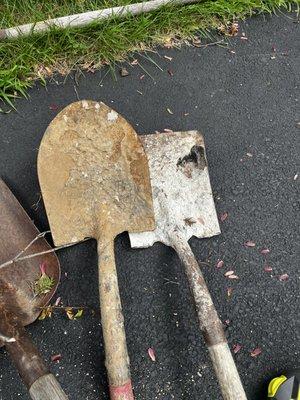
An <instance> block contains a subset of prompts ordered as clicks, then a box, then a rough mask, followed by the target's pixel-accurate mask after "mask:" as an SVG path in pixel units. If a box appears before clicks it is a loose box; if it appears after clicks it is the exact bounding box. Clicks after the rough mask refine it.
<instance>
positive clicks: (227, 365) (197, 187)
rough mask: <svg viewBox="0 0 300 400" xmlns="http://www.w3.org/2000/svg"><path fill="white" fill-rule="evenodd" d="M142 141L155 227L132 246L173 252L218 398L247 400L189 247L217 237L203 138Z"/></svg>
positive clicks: (134, 237) (188, 135) (193, 134)
mask: <svg viewBox="0 0 300 400" xmlns="http://www.w3.org/2000/svg"><path fill="white" fill-rule="evenodd" d="M142 141H143V144H144V147H145V150H146V153H147V156H148V159H149V166H150V175H151V184H152V192H153V200H154V210H155V218H156V224H157V227H156V229H155V231H153V232H144V233H135V234H130V241H131V245H132V246H133V247H149V246H151V245H152V244H153V243H154V242H157V241H160V242H162V243H165V244H166V245H168V246H171V247H173V248H174V249H175V250H176V252H177V253H178V255H179V257H180V259H181V261H182V263H183V265H184V267H185V272H186V275H187V278H188V282H189V286H190V289H191V293H192V295H193V299H194V304H195V308H196V311H197V315H198V321H199V327H200V330H201V331H202V333H203V336H204V339H205V342H206V344H207V346H208V348H209V352H210V355H211V359H212V362H213V365H214V368H215V372H216V375H217V377H218V380H219V384H220V388H221V391H222V394H223V398H224V399H225V400H237V399H239V400H246V394H245V392H244V389H243V386H242V383H241V381H240V378H239V374H238V371H237V369H236V366H235V363H234V360H233V357H232V355H231V352H230V350H229V347H228V344H227V340H226V338H225V335H224V332H223V327H222V323H221V321H220V319H219V317H218V314H217V311H216V309H215V307H214V304H213V301H212V298H211V296H210V294H209V291H208V288H207V286H206V283H205V280H204V277H203V275H202V273H201V270H200V268H199V265H198V263H197V260H196V258H195V256H194V254H193V252H192V250H191V248H190V246H189V244H188V240H189V239H190V238H191V237H192V236H196V237H198V238H202V237H210V236H214V235H217V234H219V233H220V228H219V223H218V219H217V215H216V210H215V205H214V200H213V196H212V191H211V186H210V180H209V174H208V168H207V159H206V154H205V146H204V140H203V137H202V135H201V134H200V133H199V132H197V131H189V132H174V133H161V134H156V135H146V136H143V137H142Z"/></svg>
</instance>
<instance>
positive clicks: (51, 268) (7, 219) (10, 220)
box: [0, 179, 66, 400]
mask: <svg viewBox="0 0 300 400" xmlns="http://www.w3.org/2000/svg"><path fill="white" fill-rule="evenodd" d="M0 221H1V223H0V243H1V246H0V264H3V263H5V262H7V261H9V260H12V259H14V258H15V257H16V256H17V255H18V254H19V253H20V252H21V251H22V250H23V249H25V248H26V247H27V245H28V244H29V243H31V242H32V241H33V240H34V239H35V238H37V237H38V235H39V234H40V232H39V231H38V230H37V228H36V227H35V226H34V224H33V223H32V221H31V220H30V218H29V217H28V215H27V214H26V212H25V211H24V209H23V208H22V206H21V205H20V203H19V202H18V201H17V199H16V198H15V197H14V195H13V194H12V193H11V191H10V190H9V189H8V187H7V186H6V185H5V183H4V182H3V181H2V180H1V179H0ZM49 249H51V247H50V246H49V245H48V243H47V242H46V240H45V239H44V238H42V237H41V238H39V239H38V240H36V241H35V242H34V243H32V245H31V246H30V247H29V248H28V249H27V250H26V251H25V252H24V253H23V254H22V256H26V255H29V254H35V253H40V252H43V251H46V250H49ZM42 262H43V263H45V265H46V272H47V275H48V276H49V277H52V278H53V280H54V282H55V284H54V285H53V287H52V289H51V291H50V292H49V293H47V294H45V295H39V296H37V295H35V293H34V290H33V285H34V283H35V282H36V281H37V280H38V279H39V278H40V276H41V271H40V264H41V263H42ZM59 278H60V266H59V262H58V260H57V257H56V256H55V255H54V254H45V255H42V256H37V257H34V258H30V259H26V260H22V261H17V260H16V261H15V262H14V263H13V264H10V265H8V266H6V267H1V268H0V346H3V345H5V346H6V350H7V351H8V353H9V354H10V356H11V358H12V360H13V361H14V364H15V365H16V367H17V369H18V371H19V373H20V375H21V377H22V379H23V381H24V383H25V384H26V386H27V387H28V389H29V390H30V388H31V386H32V385H33V384H34V383H35V381H36V380H38V379H39V378H40V377H43V376H45V375H49V369H48V367H46V365H45V363H44V361H43V360H42V358H41V356H40V354H39V353H38V350H37V349H36V348H35V346H34V344H33V343H32V342H31V340H30V338H29V337H28V336H27V335H26V332H25V329H24V328H23V327H24V326H26V325H28V324H30V323H32V322H33V321H35V320H36V319H37V318H38V316H39V314H40V312H41V307H44V306H45V305H46V304H47V303H48V302H49V301H50V299H51V298H52V296H53V294H54V293H55V290H56V287H57V284H58V282H59ZM57 385H58V384H57ZM59 390H60V393H59V394H55V393H54V394H53V393H52V397H49V395H47V396H44V397H43V399H45V400H46V399H50V398H52V399H57V400H58V399H66V396H65V395H64V394H63V392H62V390H61V389H59Z"/></svg>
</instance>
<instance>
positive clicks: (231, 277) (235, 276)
mask: <svg viewBox="0 0 300 400" xmlns="http://www.w3.org/2000/svg"><path fill="white" fill-rule="evenodd" d="M228 279H239V277H238V276H237V275H234V274H232V275H229V276H228Z"/></svg>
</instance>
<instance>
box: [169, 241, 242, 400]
mask: <svg viewBox="0 0 300 400" xmlns="http://www.w3.org/2000/svg"><path fill="white" fill-rule="evenodd" d="M170 239H171V242H172V246H173V248H174V249H175V250H176V252H177V254H178V255H179V257H180V259H181V261H182V263H183V265H184V267H185V273H186V276H187V278H188V282H189V286H190V290H191V292H192V294H193V297H194V302H195V306H196V312H197V315H198V321H199V326H200V329H201V331H202V334H203V337H204V340H205V342H206V345H207V347H208V350H209V354H210V357H211V361H212V364H213V367H214V369H215V372H216V376H217V379H218V382H219V385H220V389H221V392H222V396H223V399H224V400H247V396H246V393H245V391H244V388H243V385H242V382H241V380H240V377H239V373H238V371H237V368H236V365H235V362H234V359H233V356H232V354H231V351H230V349H229V346H228V343H227V339H226V337H225V334H224V330H223V325H222V322H221V321H220V318H219V316H218V313H217V311H216V309H215V306H214V303H213V301H212V298H211V296H210V293H209V291H208V288H207V286H206V283H205V280H204V277H203V275H202V273H201V270H200V268H199V265H198V263H197V260H196V258H195V256H194V254H193V252H192V250H191V248H190V246H189V244H188V242H187V241H186V240H185V238H182V237H181V236H180V234H176V233H175V234H174V235H172V236H171V235H170Z"/></svg>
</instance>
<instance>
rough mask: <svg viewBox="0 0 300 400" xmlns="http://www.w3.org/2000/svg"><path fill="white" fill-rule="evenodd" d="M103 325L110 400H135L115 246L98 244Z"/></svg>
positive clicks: (111, 243)
mask: <svg viewBox="0 0 300 400" xmlns="http://www.w3.org/2000/svg"><path fill="white" fill-rule="evenodd" d="M98 254H99V292H100V308H101V323H102V330H103V339H104V347H105V366H106V369H107V374H108V381H109V392H110V399H111V400H134V395H133V390H132V384H131V377H130V366H129V364H130V362H129V356H128V351H127V345H126V336H125V327H124V317H123V313H122V305H121V299H120V293H119V286H118V276H117V270H116V264H115V254H114V242H113V240H111V241H109V242H105V243H102V242H101V240H100V241H99V242H98Z"/></svg>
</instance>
